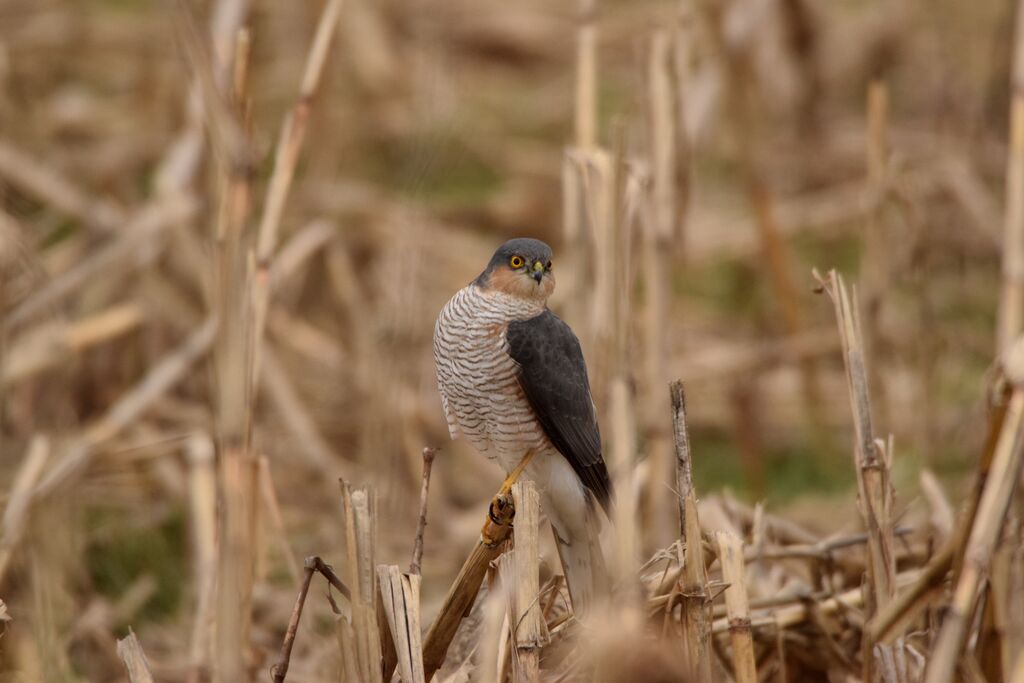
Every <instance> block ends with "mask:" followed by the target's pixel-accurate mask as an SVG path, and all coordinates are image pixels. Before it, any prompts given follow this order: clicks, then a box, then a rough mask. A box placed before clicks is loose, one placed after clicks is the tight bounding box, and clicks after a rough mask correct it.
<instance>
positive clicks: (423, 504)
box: [409, 448, 437, 574]
mask: <svg viewBox="0 0 1024 683" xmlns="http://www.w3.org/2000/svg"><path fill="white" fill-rule="evenodd" d="M436 455H437V449H434V448H424V449H423V486H422V488H421V489H420V517H419V520H418V521H417V523H416V541H415V542H414V543H413V546H412V562H410V563H409V573H410V574H419V573H420V563H421V562H422V561H423V534H424V533H425V532H426V530H427V495H428V494H429V493H430V470H431V468H432V467H433V465H434V457H435V456H436Z"/></svg>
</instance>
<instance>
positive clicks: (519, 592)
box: [505, 480, 546, 683]
mask: <svg viewBox="0 0 1024 683" xmlns="http://www.w3.org/2000/svg"><path fill="white" fill-rule="evenodd" d="M512 499H513V501H514V504H515V509H516V522H515V528H514V530H513V531H514V542H515V553H514V563H513V566H512V568H513V575H512V576H508V577H505V580H506V581H510V582H511V583H512V585H511V586H510V588H511V591H510V595H511V598H512V600H511V605H510V607H511V610H510V612H511V616H510V623H511V625H512V641H513V644H514V646H515V648H514V653H513V657H512V680H513V681H515V683H536V682H537V681H538V680H540V651H541V648H542V647H543V646H544V644H545V640H546V639H545V633H544V626H545V624H544V619H543V616H542V615H541V604H540V573H539V571H540V570H539V567H540V549H539V545H540V544H539V538H538V536H539V532H540V497H539V495H538V493H537V489H536V487H535V485H534V483H533V482H532V481H530V480H524V481H520V482H517V483H516V484H515V485H514V486H513V487H512Z"/></svg>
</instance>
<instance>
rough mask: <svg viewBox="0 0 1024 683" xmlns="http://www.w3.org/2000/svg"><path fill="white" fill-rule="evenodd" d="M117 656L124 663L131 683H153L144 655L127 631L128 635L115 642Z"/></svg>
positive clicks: (132, 635)
mask: <svg viewBox="0 0 1024 683" xmlns="http://www.w3.org/2000/svg"><path fill="white" fill-rule="evenodd" d="M117 656H118V657H120V658H121V661H123V662H124V666H125V669H127V670H128V680H130V681H131V683H153V674H152V673H150V671H149V662H147V661H146V653H145V652H143V651H142V645H140V644H139V639H138V638H136V637H135V633H134V632H133V631H132V630H131V629H129V630H128V635H127V636H125V637H124V638H122V639H121V640H119V641H117Z"/></svg>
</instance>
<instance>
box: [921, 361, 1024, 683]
mask: <svg viewBox="0 0 1024 683" xmlns="http://www.w3.org/2000/svg"><path fill="white" fill-rule="evenodd" d="M1012 379H1013V380H1015V381H1016V382H1019V381H1020V379H1021V377H1020V376H1014V377H1012ZM1022 427H1024V389H1022V388H1021V387H1020V385H1019V384H1017V385H1016V386H1015V387H1014V390H1013V396H1012V397H1011V399H1010V406H1009V408H1008V409H1007V414H1006V420H1005V422H1004V424H1003V429H1002V433H1001V435H1000V437H999V442H998V444H997V445H996V451H995V456H994V458H993V461H992V471H991V474H990V476H989V478H988V481H987V483H986V485H985V489H984V491H983V492H982V495H981V499H980V501H979V502H978V511H977V514H976V516H975V518H974V523H973V525H972V527H971V531H970V535H969V536H968V537H967V543H966V547H965V548H964V550H963V566H962V569H961V571H960V576H959V579H958V580H957V583H956V589H955V591H954V593H953V601H952V604H951V605H950V607H949V610H948V611H947V613H946V616H945V618H944V620H943V622H942V629H941V630H940V631H939V637H938V640H937V641H936V644H935V647H934V650H933V653H932V657H931V659H930V660H929V662H928V668H927V669H926V675H925V681H926V683H944V682H945V681H950V680H952V679H953V675H954V672H955V670H956V665H957V662H958V660H959V658H960V653H961V652H962V651H963V647H964V643H965V641H966V639H967V637H968V636H969V634H970V622H971V620H972V617H973V615H974V609H975V606H976V604H977V600H978V591H979V588H980V586H981V583H982V581H983V579H984V578H985V577H986V576H987V574H988V571H989V568H990V566H991V561H992V553H993V552H994V550H995V546H996V542H997V541H998V536H999V531H1000V529H1001V528H1002V525H1003V521H1004V519H1005V517H1006V513H1007V508H1008V506H1009V504H1010V499H1011V497H1012V495H1013V492H1014V489H1015V487H1016V485H1017V479H1018V478H1019V476H1020V470H1021V461H1022V451H1024V440H1022V438H1021V436H1022Z"/></svg>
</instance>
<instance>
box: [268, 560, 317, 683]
mask: <svg viewBox="0 0 1024 683" xmlns="http://www.w3.org/2000/svg"><path fill="white" fill-rule="evenodd" d="M318 559H320V558H314V557H308V558H306V563H305V566H304V567H303V573H302V583H301V584H300V586H299V595H298V597H297V598H296V599H295V607H293V608H292V616H291V618H290V619H289V620H288V629H287V630H286V631H285V634H284V642H283V643H282V644H281V658H280V659H279V660H278V662H277V664H274V666H272V667H271V668H270V678H271V680H273V681H274V683H284V679H285V676H287V675H288V666H289V664H291V659H292V646H293V645H294V644H295V634H296V633H297V632H298V630H299V619H301V618H302V608H303V607H305V605H306V595H307V594H308V593H309V582H310V581H311V580H312V579H313V573H314V572H315V571H316V565H315V561H316V560H318Z"/></svg>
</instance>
